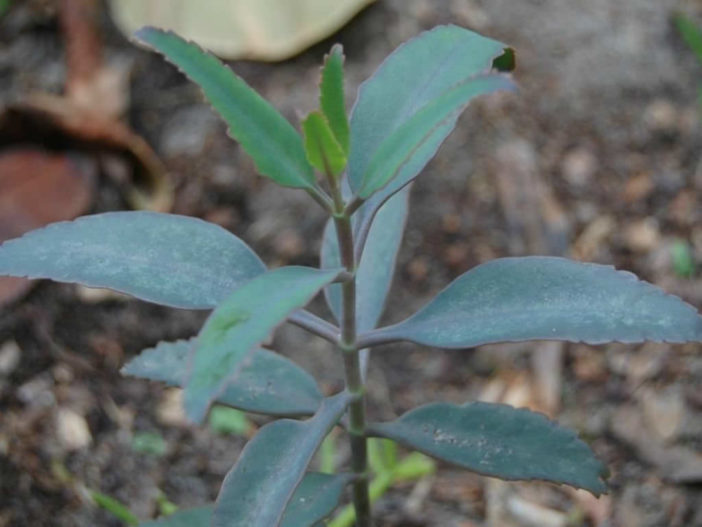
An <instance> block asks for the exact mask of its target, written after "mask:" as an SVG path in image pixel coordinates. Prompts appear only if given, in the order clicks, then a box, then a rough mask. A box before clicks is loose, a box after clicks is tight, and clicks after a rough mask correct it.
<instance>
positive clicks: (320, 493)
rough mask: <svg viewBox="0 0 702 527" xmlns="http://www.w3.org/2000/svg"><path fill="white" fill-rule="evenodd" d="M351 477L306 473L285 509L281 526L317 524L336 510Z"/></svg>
mask: <svg viewBox="0 0 702 527" xmlns="http://www.w3.org/2000/svg"><path fill="white" fill-rule="evenodd" d="M351 479H352V476H351V475H350V474H333V475H332V474H320V473H317V472H308V473H307V474H305V477H304V478H303V480H302V482H301V483H300V484H299V485H298V487H297V488H296V489H295V493H294V494H293V497H292V498H291V499H290V502H289V503H288V506H287V508H286V509H285V514H283V520H282V521H281V523H280V525H281V527H311V526H313V525H317V523H318V522H321V521H322V520H324V519H325V518H326V517H327V516H329V515H330V514H331V513H332V512H333V511H334V509H335V508H336V506H337V505H338V504H339V500H340V499H341V495H342V493H343V492H344V488H345V487H346V485H348V484H349V482H350V481H351Z"/></svg>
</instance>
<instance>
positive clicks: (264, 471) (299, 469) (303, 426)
mask: <svg viewBox="0 0 702 527" xmlns="http://www.w3.org/2000/svg"><path fill="white" fill-rule="evenodd" d="M350 400H351V396H350V394H349V393H347V392H342V393H340V394H337V395H335V396H334V397H330V398H327V399H325V400H324V401H323V402H322V406H321V407H320V409H319V410H318V411H317V413H316V414H315V415H314V417H312V418H311V419H308V420H307V421H304V422H300V421H292V420H289V419H283V420H280V421H275V422H273V423H270V424H268V425H266V426H264V427H263V428H261V430H260V431H259V432H258V434H256V435H255V436H254V438H253V439H252V440H251V441H249V442H248V443H247V445H246V447H244V450H243V452H242V453H241V455H240V456H239V460H238V461H237V463H236V465H234V467H233V468H232V469H231V470H230V471H229V474H227V477H226V478H225V479H224V483H223V484H222V488H221V489H220V492H219V496H218V497H217V503H216V505H215V511H214V516H213V521H212V525H213V527H239V526H241V527H271V526H275V525H278V524H279V523H280V521H281V519H282V517H283V514H284V512H285V510H286V507H288V502H290V499H291V497H292V495H293V492H294V491H295V489H296V487H297V486H298V485H299V483H300V481H301V480H302V477H303V476H304V474H305V469H306V467H307V465H308V464H309V462H310V460H311V459H312V456H313V455H314V453H315V451H316V450H317V447H318V446H319V444H320V443H321V442H322V440H323V439H324V436H326V435H327V433H328V432H329V430H331V429H332V427H333V426H334V425H335V424H336V423H337V421H338V420H339V419H340V418H341V416H342V414H343V413H344V411H345V410H346V407H347V406H348V404H349V402H350ZM297 505H298V506H299V505H300V504H297ZM290 506H292V503H291V505H290ZM296 525H306V524H304V523H303V524H299V523H298V524H296Z"/></svg>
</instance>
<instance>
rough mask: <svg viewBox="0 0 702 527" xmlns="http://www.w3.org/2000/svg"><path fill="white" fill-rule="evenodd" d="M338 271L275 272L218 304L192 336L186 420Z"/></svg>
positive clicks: (199, 413)
mask: <svg viewBox="0 0 702 527" xmlns="http://www.w3.org/2000/svg"><path fill="white" fill-rule="evenodd" d="M340 271H341V270H340V269H333V270H319V269H312V268H310V267H281V268H280V269H275V270H273V271H268V272H267V273H265V274H263V275H261V276H258V277H256V278H254V279H252V280H250V281H248V282H246V283H245V284H244V285H242V286H241V287H239V288H238V289H237V290H236V291H234V292H233V293H232V294H231V295H230V296H229V298H227V299H226V300H225V301H224V302H222V303H221V304H220V305H219V306H218V307H217V309H215V310H214V312H213V313H212V314H211V315H210V317H209V318H208V319H207V321H206V322H205V325H204V327H203V328H202V330H201V331H200V333H199V335H198V337H197V342H196V350H195V354H194V357H193V359H192V364H193V370H192V374H191V376H190V378H189V379H188V382H187V385H186V387H185V401H184V405H185V410H186V412H187V414H188V415H189V416H190V418H191V419H193V420H194V421H198V422H199V421H201V420H202V419H203V418H204V416H205V414H206V413H207V409H208V407H209V405H210V404H211V403H212V401H213V400H214V399H215V398H216V397H218V396H219V395H220V394H221V393H222V392H223V390H224V389H225V388H226V387H227V385H228V384H230V383H231V382H232V381H233V380H234V378H235V377H238V375H239V374H240V372H241V369H242V367H243V366H244V365H245V364H246V362H247V361H249V360H251V357H252V352H253V351H254V350H255V349H256V348H257V347H258V346H259V345H260V343H261V342H262V341H263V340H264V339H265V338H266V337H267V336H268V335H269V333H270V332H271V331H273V329H275V327H276V326H278V325H279V324H281V323H282V322H283V321H284V320H285V319H286V318H287V317H288V316H289V315H290V314H291V313H292V312H293V311H295V310H297V309H299V308H301V307H303V306H304V305H305V304H307V303H308V302H309V301H310V300H312V298H313V297H314V296H315V295H316V294H317V293H318V292H319V291H320V290H321V289H322V287H324V286H325V285H327V284H329V283H330V282H332V281H333V280H335V279H336V277H337V276H338V275H339V272H340Z"/></svg>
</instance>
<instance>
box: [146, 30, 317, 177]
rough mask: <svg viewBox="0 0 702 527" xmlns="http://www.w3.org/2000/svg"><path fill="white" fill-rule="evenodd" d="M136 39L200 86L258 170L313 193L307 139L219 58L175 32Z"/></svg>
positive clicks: (155, 32)
mask: <svg viewBox="0 0 702 527" xmlns="http://www.w3.org/2000/svg"><path fill="white" fill-rule="evenodd" d="M135 36H136V37H137V38H138V39H139V40H141V41H142V42H144V43H145V44H148V45H149V46H151V47H153V48H154V49H155V50H156V51H158V52H160V53H162V54H163V55H164V56H165V57H166V58H167V59H168V60H170V61H171V62H172V63H173V64H175V65H176V66H178V67H179V68H180V69H181V70H182V71H183V73H185V74H186V75H187V76H188V77H190V79H192V81H193V82H195V83H196V84H198V85H199V86H200V87H201V88H202V90H203V92H204V93H205V97H207V99H208V101H209V102H210V103H211V104H212V106H213V107H214V109H215V110H217V112H218V113H219V114H220V115H221V116H222V117H223V118H224V120H225V121H226V123H227V125H228V126H229V132H230V133H231V135H232V137H234V139H236V140H237V141H239V143H240V144H241V146H242V147H243V148H244V150H245V151H246V152H247V153H248V154H249V155H250V156H251V157H252V158H253V160H254V162H255V163H256V168H257V169H258V171H259V172H260V173H261V174H262V175H264V176H266V177H269V178H271V179H272V180H273V181H275V182H276V183H278V184H280V185H283V186H286V187H297V188H314V187H315V178H314V172H313V170H312V167H311V166H310V165H309V163H308V162H307V159H306V157H305V150H304V148H303V146H302V138H301V137H300V135H299V134H298V133H297V132H296V131H295V129H294V128H293V127H292V125H291V124H290V123H289V122H288V121H287V120H286V119H285V118H284V117H283V116H282V115H280V113H278V111H277V110H276V109H275V108H273V106H271V105H270V104H269V103H268V102H267V101H266V100H265V99H263V98H262V97H261V96H260V95H259V94H258V93H256V92H255V91H254V90H252V89H251V88H250V87H249V86H248V85H247V84H246V83H245V82H244V81H243V80H242V79H241V78H240V77H238V76H237V75H235V74H234V72H233V71H232V70H231V69H229V68H228V67H226V66H224V65H223V64H222V63H221V62H220V61H219V60H218V59H217V58H216V57H215V56H214V55H211V54H210V53H206V52H204V51H203V50H202V49H201V48H200V47H199V46H198V45H197V44H194V43H192V42H188V41H186V40H183V39H182V38H180V37H179V36H178V35H176V34H174V33H172V32H170V31H162V30H160V29H156V28H153V27H145V28H142V29H140V30H139V31H137V32H136V33H135Z"/></svg>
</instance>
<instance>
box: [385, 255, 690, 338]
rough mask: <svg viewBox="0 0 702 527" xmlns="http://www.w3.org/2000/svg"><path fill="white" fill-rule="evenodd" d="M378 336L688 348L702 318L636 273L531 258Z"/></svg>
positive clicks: (464, 279) (462, 283)
mask: <svg viewBox="0 0 702 527" xmlns="http://www.w3.org/2000/svg"><path fill="white" fill-rule="evenodd" d="M376 336H377V337H380V339H381V340H385V339H388V338H389V339H390V340H409V341H412V342H416V343H418V344H425V345H428V346H436V347H440V348H468V347H472V346H478V345H481V344H488V343H493V342H505V341H520V340H569V341H573V342H581V341H582V342H587V343H590V344H600V343H604V342H611V341H618V342H643V341H645V340H653V341H664V342H688V341H699V340H702V317H700V316H699V314H698V312H697V310H696V309H695V308H694V307H692V306H690V305H689V304H686V303H685V302H683V301H682V300H680V299H679V298H677V297H675V296H672V295H668V294H665V293H664V292H663V291H661V290H660V289H658V288H657V287H655V286H653V285H651V284H649V283H647V282H643V281H641V280H639V279H638V278H637V277H636V276H635V275H633V274H632V273H629V272H626V271H617V270H615V269H614V268H613V267H609V266H605V265H597V264H590V263H580V262H575V261H573V260H567V259H565V258H555V257H540V256H530V257H523V258H500V259H497V260H493V261H491V262H488V263H485V264H482V265H479V266H478V267H476V268H474V269H471V270H470V271H468V272H467V273H465V274H463V275H461V276H460V277H458V278H457V279H456V280H454V281H453V282H452V283H451V284H449V286H448V287H446V289H444V290H443V291H441V292H440V293H439V294H438V295H437V296H436V297H435V298H434V299H433V300H431V301H430V302H429V304H427V305H426V306H425V307H423V308H422V309H421V310H419V311H418V312H417V313H416V314H415V315H413V316H411V317H410V318H408V319H406V320H404V321H403V322H400V323H399V324H395V325H393V326H388V327H386V328H382V329H380V330H378V332H377V335H376Z"/></svg>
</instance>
